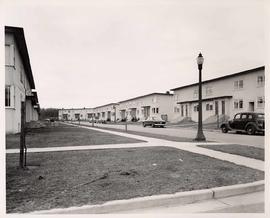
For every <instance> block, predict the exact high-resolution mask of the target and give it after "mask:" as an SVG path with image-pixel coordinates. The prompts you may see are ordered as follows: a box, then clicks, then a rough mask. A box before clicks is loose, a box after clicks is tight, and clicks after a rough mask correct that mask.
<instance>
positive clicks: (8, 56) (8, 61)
mask: <svg viewBox="0 0 270 218" xmlns="http://www.w3.org/2000/svg"><path fill="white" fill-rule="evenodd" d="M5 65H6V66H12V67H14V66H15V46H14V45H5Z"/></svg>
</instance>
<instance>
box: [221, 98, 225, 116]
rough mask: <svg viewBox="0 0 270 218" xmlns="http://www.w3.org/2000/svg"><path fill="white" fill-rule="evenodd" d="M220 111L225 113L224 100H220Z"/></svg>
mask: <svg viewBox="0 0 270 218" xmlns="http://www.w3.org/2000/svg"><path fill="white" fill-rule="evenodd" d="M221 113H222V115H225V101H221Z"/></svg>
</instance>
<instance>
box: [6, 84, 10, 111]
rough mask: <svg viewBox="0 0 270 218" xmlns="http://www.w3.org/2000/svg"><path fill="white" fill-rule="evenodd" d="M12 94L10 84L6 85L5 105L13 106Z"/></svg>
mask: <svg viewBox="0 0 270 218" xmlns="http://www.w3.org/2000/svg"><path fill="white" fill-rule="evenodd" d="M10 99H11V95H10V86H6V87H5V106H6V107H10V106H11V103H10V102H11V101H10Z"/></svg>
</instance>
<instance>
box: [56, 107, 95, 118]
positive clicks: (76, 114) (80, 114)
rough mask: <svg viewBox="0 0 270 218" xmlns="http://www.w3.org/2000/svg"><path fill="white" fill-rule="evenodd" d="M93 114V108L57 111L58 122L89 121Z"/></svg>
mask: <svg viewBox="0 0 270 218" xmlns="http://www.w3.org/2000/svg"><path fill="white" fill-rule="evenodd" d="M93 114H94V109H93V108H70V109H64V108H63V109H60V110H58V119H59V120H91V119H92V116H93Z"/></svg>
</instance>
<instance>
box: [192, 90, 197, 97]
mask: <svg viewBox="0 0 270 218" xmlns="http://www.w3.org/2000/svg"><path fill="white" fill-rule="evenodd" d="M193 98H198V89H195V90H194V91H193Z"/></svg>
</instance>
